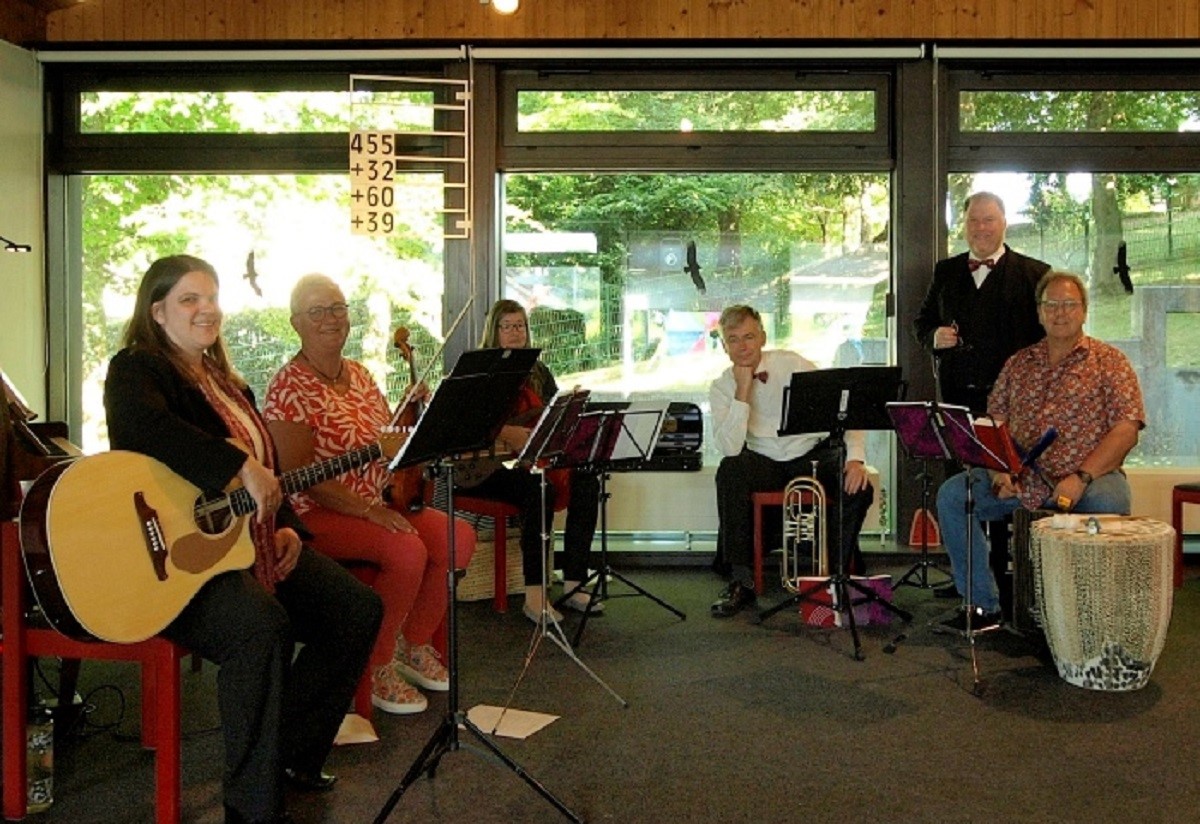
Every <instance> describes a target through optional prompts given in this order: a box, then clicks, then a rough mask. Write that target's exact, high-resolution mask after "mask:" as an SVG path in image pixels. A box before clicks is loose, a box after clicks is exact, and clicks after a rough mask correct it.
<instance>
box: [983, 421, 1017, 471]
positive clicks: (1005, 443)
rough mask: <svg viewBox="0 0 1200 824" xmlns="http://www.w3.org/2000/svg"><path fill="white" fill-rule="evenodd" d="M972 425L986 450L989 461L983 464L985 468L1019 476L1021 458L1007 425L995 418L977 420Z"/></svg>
mask: <svg viewBox="0 0 1200 824" xmlns="http://www.w3.org/2000/svg"><path fill="white" fill-rule="evenodd" d="M971 423H972V425H973V426H974V428H975V437H977V438H978V439H979V442H980V443H981V444H983V446H984V447H985V449H986V452H985V456H986V457H987V458H988V460H986V461H983V462H982V464H983V466H986V467H987V468H988V469H994V470H996V471H998V472H1007V473H1009V474H1010V475H1019V474H1020V473H1021V458H1020V456H1019V455H1018V454H1017V445H1016V443H1014V442H1013V439H1012V435H1010V434H1009V432H1008V426H1007V424H1005V423H1004V422H1003V421H997V420H995V419H993V418H975V420H973V421H972V422H971Z"/></svg>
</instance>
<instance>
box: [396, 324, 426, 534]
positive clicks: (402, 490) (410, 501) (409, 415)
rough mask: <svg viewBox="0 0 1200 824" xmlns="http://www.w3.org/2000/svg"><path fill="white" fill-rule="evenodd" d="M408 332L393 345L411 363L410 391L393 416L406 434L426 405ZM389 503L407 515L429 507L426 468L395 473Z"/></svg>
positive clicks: (402, 332)
mask: <svg viewBox="0 0 1200 824" xmlns="http://www.w3.org/2000/svg"><path fill="white" fill-rule="evenodd" d="M408 336H409V333H408V329H407V328H406V327H404V326H399V327H397V328H396V332H395V334H394V335H393V336H392V343H393V344H394V345H395V347H396V349H397V350H399V352H400V356H401V357H402V358H404V360H405V361H407V362H408V379H409V383H408V390H407V391H406V392H405V393H404V398H403V399H402V400H401V401H400V405H399V406H398V407H397V408H396V414H395V415H393V416H392V426H394V427H400V428H401V430H402V431H412V429H413V427H415V426H416V425H417V419H418V418H420V417H421V408H422V406H423V405H424V404H423V403H422V401H421V400H420V399H419V397H418V393H417V387H418V385H419V383H420V381H419V380H418V379H417V367H416V364H415V362H414V360H413V348H412V345H411V344H410V343H409V342H408ZM388 501H389V503H391V505H392V506H393V507H395V508H397V509H400V510H402V511H405V512H419V511H420V510H421V509H422V508H423V507H424V506H425V465H424V464H415V465H413V466H407V467H404V468H403V469H397V470H396V471H395V472H393V473H392V481H391V486H390V487H389V488H388Z"/></svg>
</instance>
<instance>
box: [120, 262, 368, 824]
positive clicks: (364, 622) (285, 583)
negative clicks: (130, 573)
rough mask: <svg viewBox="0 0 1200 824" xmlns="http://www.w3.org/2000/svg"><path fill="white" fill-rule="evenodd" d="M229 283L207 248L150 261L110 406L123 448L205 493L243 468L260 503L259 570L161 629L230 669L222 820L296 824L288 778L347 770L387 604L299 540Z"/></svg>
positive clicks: (223, 700) (200, 596) (325, 783)
mask: <svg viewBox="0 0 1200 824" xmlns="http://www.w3.org/2000/svg"><path fill="white" fill-rule="evenodd" d="M219 291H220V288H219V285H218V281H217V273H216V270H214V269H213V267H212V265H211V264H209V263H207V262H206V261H204V260H201V259H200V258H196V257H192V256H190V255H172V256H171V257H166V258H161V259H159V260H156V261H155V262H154V263H153V264H151V266H150V268H149V269H148V270H147V271H146V274H145V276H144V277H143V278H142V282H141V285H140V286H139V287H138V292H137V303H136V304H135V306H134V310H133V316H132V317H131V318H130V320H129V325H128V326H127V327H126V329H125V334H124V338H123V344H124V348H123V349H122V350H121V351H120V352H118V353H117V354H116V356H114V357H113V359H112V361H111V363H110V364H109V368H108V377H107V378H106V380H105V383H104V407H105V411H106V413H107V420H108V434H109V439H110V442H111V445H112V448H113V449H123V450H129V451H133V452H140V453H142V454H144V455H149V456H150V457H152V458H156V459H158V460H160V461H162V462H163V463H165V464H166V465H167V466H169V467H170V468H171V469H172V470H173V471H174V472H177V473H178V474H179V475H180V476H182V477H183V478H186V479H187V480H188V481H189V482H191V483H192V484H194V485H195V486H196V487H198V488H200V489H224V488H225V487H226V486H227V485H228V484H229V483H230V482H231V481H233V480H234V479H235V478H237V479H238V480H240V481H241V483H242V485H243V487H244V488H245V490H246V491H247V492H248V493H249V494H250V497H251V498H253V499H254V503H255V508H256V510H257V512H256V513H255V514H254V516H252V519H251V520H250V521H249V522H248V523H247V524H246V525H245V526H246V529H247V530H248V531H249V532H250V534H251V536H252V539H253V543H254V566H253V568H252V569H250V570H245V571H237V572H225V573H222V574H220V575H217V576H216V577H214V578H212V579H210V580H209V581H208V582H207V583H205V584H204V586H203V587H202V588H201V589H200V590H199V592H197V593H196V597H195V598H194V599H192V601H191V602H190V603H188V604H187V606H186V607H185V608H184V609H183V611H182V612H181V613H180V614H179V616H178V617H177V618H176V619H175V620H174V621H172V622H171V623H170V625H169V626H168V627H167V628H166V629H165V630H164V631H163V635H165V636H166V637H168V638H170V639H172V640H173V641H177V642H179V643H181V644H183V645H184V646H186V647H187V648H188V649H190V650H192V651H194V652H198V653H200V654H201V655H202V656H204V657H205V658H207V659H209V660H210V661H214V662H216V663H217V664H218V665H219V666H220V669H221V672H220V676H219V678H218V687H217V692H218V703H219V706H220V713H221V728H222V732H223V734H224V743H225V775H224V779H223V784H224V793H223V795H224V802H225V821H226V822H227V824H240V822H284V821H288V822H290V821H291V820H292V819H291V817H289V816H288V815H287V813H286V812H285V811H284V809H283V803H284V798H283V794H284V793H283V781H284V780H285V778H286V780H288V781H290V782H291V783H292V784H294V785H296V786H297V787H298V788H300V789H304V790H317V791H320V790H328V789H330V788H331V787H332V786H333V784H334V782H335V781H336V780H337V779H336V778H335V777H334V776H332V775H329V774H328V773H325V772H324V771H323V765H324V762H325V758H326V756H327V755H328V754H329V750H330V748H331V747H332V746H333V738H334V735H335V734H336V733H337V730H338V725H339V724H340V723H341V721H342V718H343V716H344V715H345V711H346V705H347V703H349V701H350V698H351V696H352V695H353V694H354V687H355V684H356V683H357V682H358V678H359V676H360V674H361V673H362V669H363V665H364V664H365V662H366V659H367V654H368V651H369V650H370V648H371V644H372V642H373V640H374V638H375V634H376V630H377V629H378V627H379V622H380V616H381V613H382V611H383V610H382V607H381V605H380V603H379V601H380V599H379V597H378V596H376V595H375V594H374V593H373V592H371V591H370V590H369V589H367V588H366V587H364V586H363V585H362V584H360V583H359V582H358V581H356V580H355V579H354V578H353V577H351V576H350V575H349V574H347V572H346V571H345V570H344V569H342V568H341V567H340V566H338V565H337V564H335V563H333V562H331V561H330V560H329V559H328V558H325V557H323V556H322V555H320V554H319V553H317V552H313V551H312V549H311V548H310V547H309V546H308V545H302V544H301V541H300V534H299V533H300V531H303V530H302V527H301V526H300V523H299V521H298V520H297V519H296V517H295V515H294V513H293V512H292V510H291V507H290V506H289V505H288V502H287V501H286V500H285V499H284V496H283V492H282V490H281V488H280V482H279V479H278V478H277V477H276V472H277V469H278V461H277V460H276V454H275V450H274V449H273V448H272V445H271V439H270V436H269V435H268V434H267V431H266V426H265V424H264V423H263V420H262V418H260V417H259V414H258V412H257V410H256V409H255V407H254V397H253V393H251V392H250V390H249V389H248V388H247V387H246V382H245V381H244V380H243V379H242V378H241V377H240V376H239V375H238V374H237V372H236V371H235V370H234V368H233V365H232V364H231V363H230V360H229V353H228V351H227V350H226V347H225V339H224V337H223V336H222V334H221V322H222V318H223V314H222V312H221V306H220V302H219V299H218V294H219ZM230 438H236V439H237V440H238V442H239V443H241V444H244V445H245V447H246V449H245V450H243V449H239V448H238V447H236V446H234V445H233V444H231V443H229V442H228V439H230ZM116 586H119V584H116ZM297 642H300V643H302V644H303V647H302V649H301V650H300V652H299V654H297V653H296V650H295V645H296V643H297Z"/></svg>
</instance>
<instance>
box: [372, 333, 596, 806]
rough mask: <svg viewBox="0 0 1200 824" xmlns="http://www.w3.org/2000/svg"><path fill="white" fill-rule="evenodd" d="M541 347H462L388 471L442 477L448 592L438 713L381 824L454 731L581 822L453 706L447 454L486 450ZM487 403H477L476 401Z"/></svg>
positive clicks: (453, 738)
mask: <svg viewBox="0 0 1200 824" xmlns="http://www.w3.org/2000/svg"><path fill="white" fill-rule="evenodd" d="M540 351H541V350H538V349H479V350H474V351H471V352H464V353H463V354H462V356H460V357H459V359H458V362H457V363H456V364H455V365H454V368H453V369H452V370H451V372H450V374H449V375H447V376H446V377H445V378H444V379H443V380H442V382H441V383H440V384H439V385H438V388H437V390H436V391H435V392H434V393H433V397H432V398H430V400H429V403H428V404H427V405H426V407H425V411H424V412H423V413H422V414H421V417H420V418H419V419H418V420H417V425H416V428H415V429H414V430H413V432H412V434H411V435H410V436H409V438H408V440H407V441H405V443H404V446H403V447H402V448H401V449H400V451H399V452H398V453H397V454H396V457H395V458H393V459H392V461H391V463H390V464H389V465H388V468H389V469H391V470H395V469H397V468H400V467H403V466H408V465H411V464H417V463H426V462H432V463H431V466H433V467H435V471H437V472H439V473H444V474H445V476H446V493H447V504H446V510H447V526H446V531H447V533H448V534H449V548H450V568H449V571H448V572H447V574H446V587H447V589H448V591H449V606H448V611H447V635H448V640H447V655H446V657H447V664H448V667H447V669H448V671H449V681H450V685H449V692H448V704H447V708H446V714H445V716H444V717H443V718H442V722H441V723H440V724H439V725H438V728H437V730H436V731H435V732H434V733H433V736H432V737H431V738H430V739H429V741H428V743H426V745H425V747H424V749H422V750H421V752H420V754H419V755H418V756H417V758H416V760H415V761H414V762H413V763H412V765H411V766H410V767H409V768H408V771H407V772H406V773H405V774H404V776H403V778H401V779H400V783H399V784H398V785H397V786H396V789H395V790H394V791H393V792H392V794H391V796H390V797H389V798H388V800H387V802H386V803H385V804H384V805H383V807H382V808H381V809H380V811H379V814H378V815H376V817H375V824H382V822H384V821H386V820H387V818H388V816H389V815H391V812H392V810H393V809H394V808H395V806H396V804H397V803H398V802H399V801H400V797H401V796H402V795H404V792H405V791H406V790H407V789H408V788H409V787H410V786H411V785H412V784H413V782H415V781H416V780H417V778H418V777H419V776H420V775H421V773H426V774H427V775H428V776H429V777H430V778H431V779H432V778H433V777H434V775H435V773H436V771H437V767H438V764H439V763H440V761H441V759H442V756H443V755H445V754H446V753H447V752H454V751H457V750H459V749H461V748H462V747H463V746H464V745H463V744H462V743H461V741H460V740H459V730H460V729H462V730H466V731H467V732H468V733H470V734H471V735H473V736H474V737H475V738H476V739H477V740H478V741H479V743H480V744H482V745H483V748H484V749H485V750H487V752H488V753H490V754H491V755H493V756H495V757H496V758H497V759H499V760H500V761H501V763H503V764H504V765H505V766H506V767H508V768H509V769H510V770H512V771H513V772H514V773H516V775H517V776H519V777H520V778H521V780H523V781H524V782H525V783H526V784H528V785H529V786H530V787H532V788H533V790H534V791H535V792H537V793H538V795H540V796H541V797H542V798H544V799H546V801H548V802H550V804H552V805H553V806H554V808H555V809H557V810H558V811H559V812H560V813H562V814H563V815H564V816H565V817H566V818H567V819H569V820H571V821H582V820H583V819H581V818H580V817H579V816H578V815H576V814H575V813H574V812H572V811H571V809H570V808H569V807H567V806H566V805H565V804H564V803H563V802H562V801H560V800H559V799H558V798H557V797H556V796H555V795H554V794H553V793H551V792H550V791H549V790H548V789H546V787H544V786H543V785H542V784H541V783H540V782H539V781H538V780H537V779H535V778H534V777H533V776H531V775H530V774H529V773H528V772H526V770H525V769H524V768H523V767H522V766H521V765H520V764H518V763H517V762H516V761H514V760H513V759H512V758H510V757H509V756H508V755H506V754H505V753H504V751H503V750H501V749H500V748H499V747H498V746H496V744H495V743H494V742H493V741H491V740H490V739H489V738H488V737H487V735H485V734H484V732H483V731H482V730H480V729H479V727H477V726H476V725H475V724H474V723H473V722H472V721H471V720H470V719H469V718H468V717H467V714H466V713H465V712H463V711H462V710H461V709H460V708H459V704H458V621H457V617H456V615H457V609H456V607H457V602H458V592H457V589H458V586H457V584H458V576H457V564H456V563H455V542H454V462H453V460H452V458H453V457H454V456H456V455H459V454H461V453H465V452H472V451H477V450H481V449H485V448H487V447H489V446H490V445H491V444H492V443H494V442H495V439H496V435H497V434H499V432H500V429H501V427H502V426H503V425H504V419H505V416H506V415H507V414H508V410H509V409H511V408H512V405H513V404H514V403H515V402H516V400H517V398H518V396H519V395H520V392H521V387H522V386H523V385H524V384H525V382H526V381H527V380H528V379H529V373H530V371H531V370H532V369H533V364H534V362H535V361H536V360H537V357H538V354H539V353H540ZM485 398H486V399H487V402H486V403H485V402H483V399H485Z"/></svg>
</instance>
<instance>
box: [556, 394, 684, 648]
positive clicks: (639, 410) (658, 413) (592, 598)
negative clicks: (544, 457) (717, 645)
mask: <svg viewBox="0 0 1200 824" xmlns="http://www.w3.org/2000/svg"><path fill="white" fill-rule="evenodd" d="M665 414H666V410H665V409H663V408H659V407H653V408H651V407H639V406H634V405H629V406H627V407H625V408H624V409H612V408H607V409H603V410H598V411H593V412H588V413H587V414H586V416H585V420H581V421H580V424H581V426H580V427H579V430H578V431H579V435H578V437H576V438H573V440H572V442H571V443H569V444H568V445H567V447H566V449H564V451H563V455H562V456H561V458H560V460H562V461H563V462H564V463H565V464H567V465H571V464H574V466H575V471H577V472H589V473H592V474H594V475H595V476H596V477H597V479H598V480H599V482H600V485H599V492H598V495H599V509H600V564H599V566H598V567H597V569H596V570H595V571H594V572H592V573H591V574H590V575H589V576H588V577H587V578H586V579H585V580H583V581H580V582H579V584H578V585H577V586H575V587H574V588H572V589H571V590H570V591H568V592H564V593H563V595H562V597H561V598H559V600H558V603H560V604H561V603H564V602H565V601H566V600H567V599H568V598H570V597H571V596H572V595H574V594H575V593H576V592H586V593H588V603H589V604H596V603H603V602H604V601H606V600H608V599H609V598H611V597H615V596H612V595H610V594H609V591H608V583H609V580H610V579H616V580H618V581H620V582H621V583H623V584H624V585H625V586H627V587H629V588H630V589H632V590H633V592H632V593H626V597H632V596H635V595H642V596H645V597H646V598H649V599H650V600H651V601H653V602H654V603H656V604H658V605H659V606H660V607H662V608H663V609H665V610H667V611H669V612H672V613H674V614H675V615H678V616H679V618H680V619H681V620H687V615H686V614H684V613H683V612H682V611H681V610H679V609H676V608H675V607H673V606H671V605H670V604H668V603H667V602H666V601H664V600H663V599H661V598H659V597H658V596H656V595H654V594H653V593H651V592H650V591H649V590H647V589H645V588H644V587H641V586H639V585H637V584H635V583H634V582H633V581H631V580H630V579H629V578H627V577H625V576H624V575H622V574H621V573H619V572H617V571H616V570H614V569H613V568H612V567H611V566H610V565H609V563H608V500H609V498H611V497H612V493H610V492H609V491H608V481H609V479H610V477H611V473H612V472H613V471H616V470H619V469H621V468H624V467H629V466H634V465H637V464H640V463H644V462H645V461H646V459H647V458H648V457H649V455H650V453H651V452H652V451H653V449H654V444H655V442H656V441H657V440H658V435H659V433H660V432H661V430H662V421H663V417H664V415H665ZM589 586H591V590H590V591H589V590H588V587H589ZM593 612H594V610H592V609H590V608H589V609H587V610H585V611H584V613H583V617H582V618H581V619H580V621H579V626H578V627H576V629H575V636H574V638H572V643H574V644H575V646H579V643H580V640H581V639H582V638H583V632H584V630H585V629H586V628H587V622H588V619H589V618H591V616H592V613H593Z"/></svg>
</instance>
